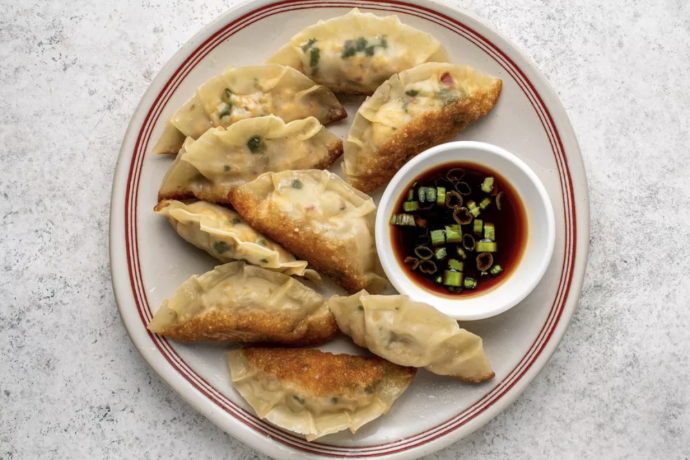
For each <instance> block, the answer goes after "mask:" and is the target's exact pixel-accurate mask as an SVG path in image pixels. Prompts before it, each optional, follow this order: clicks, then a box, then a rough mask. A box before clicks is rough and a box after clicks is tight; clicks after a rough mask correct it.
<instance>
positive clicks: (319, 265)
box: [229, 169, 386, 293]
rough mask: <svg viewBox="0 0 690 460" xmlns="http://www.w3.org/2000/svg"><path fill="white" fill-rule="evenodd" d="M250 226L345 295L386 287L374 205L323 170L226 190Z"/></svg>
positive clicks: (268, 176) (282, 175) (267, 177)
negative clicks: (325, 276) (376, 231)
mask: <svg viewBox="0 0 690 460" xmlns="http://www.w3.org/2000/svg"><path fill="white" fill-rule="evenodd" d="M229 197H230V202H231V203H232V206H233V207H234V208H235V209H236V210H237V212H238V213H240V215H241V216H242V217H244V218H245V219H246V220H247V222H249V225H251V226H252V227H253V228H255V229H256V230H258V231H260V232H261V233H264V234H266V235H268V236H270V237H271V238H273V239H274V240H276V241H277V242H278V243H280V244H281V245H282V246H283V247H284V248H285V249H287V250H288V251H290V252H292V253H293V254H295V256H296V257H298V258H300V259H303V260H306V261H307V262H309V264H310V265H311V266H312V267H314V268H315V269H316V270H317V271H318V272H320V273H321V274H325V275H327V276H329V277H330V278H332V279H333V281H335V282H336V283H337V284H338V285H340V286H341V287H342V288H343V289H345V290H346V291H348V292H350V293H354V292H357V291H359V290H361V289H369V290H370V291H372V292H380V291H381V290H382V289H383V288H384V287H385V285H386V279H385V278H384V277H383V270H382V269H381V263H380V262H379V259H378V255H377V253H376V244H375V241H374V220H375V218H376V205H375V204H374V202H373V200H372V199H371V198H370V197H369V196H368V195H365V194H364V193H361V192H359V191H357V190H355V189H353V188H352V187H350V186H349V185H347V184H346V183H345V181H343V180H342V179H341V178H340V177H338V176H336V175H335V174H333V173H330V172H328V171H320V170H313V169H312V170H305V171H283V172H279V173H266V174H264V175H262V176H260V177H259V178H258V179H256V180H254V181H252V182H249V183H247V184H244V185H242V186H240V187H237V188H235V189H233V190H231V191H230V194H229Z"/></svg>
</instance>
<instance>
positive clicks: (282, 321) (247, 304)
mask: <svg viewBox="0 0 690 460" xmlns="http://www.w3.org/2000/svg"><path fill="white" fill-rule="evenodd" d="M148 328H149V330H151V331H152V332H155V333H156V334H160V335H164V336H167V337H170V338H173V339H176V340H184V341H188V340H208V341H216V342H225V341H232V342H265V343H279V344H282V345H289V346H308V345H318V344H320V343H324V342H327V341H329V340H331V339H332V338H333V336H335V334H336V333H337V331H338V328H337V326H336V324H335V320H334V319H333V315H332V314H331V313H330V312H329V311H328V308H327V307H326V303H325V301H324V298H323V297H321V296H320V295H319V294H317V293H316V292H315V291H314V290H313V289H310V288H308V287H307V286H305V285H304V284H302V283H300V282H299V281H297V280H296V279H294V278H292V277H290V276H287V275H283V274H282V273H277V272H274V271H270V270H264V269H263V268H259V267H255V266H253V265H247V264H245V263H244V262H231V263H229V264H225V265H220V266H218V267H216V268H215V269H214V270H212V271H210V272H207V273H204V274H203V275H201V276H192V277H191V278H189V279H188V280H187V281H185V282H184V284H182V286H180V288H179V289H178V290H177V291H175V293H174V294H173V295H172V297H170V299H169V300H166V301H165V302H163V305H161V307H160V308H159V309H158V311H157V312H156V314H155V315H154V317H153V319H152V320H151V322H150V323H149V326H148Z"/></svg>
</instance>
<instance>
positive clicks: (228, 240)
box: [154, 200, 321, 281]
mask: <svg viewBox="0 0 690 460" xmlns="http://www.w3.org/2000/svg"><path fill="white" fill-rule="evenodd" d="M154 210H155V211H156V214H160V215H162V216H165V217H167V218H168V221H169V222H170V225H172V226H173V228H174V229H175V231H176V232H177V233H178V235H180V236H181V237H182V238H184V239H185V240H186V241H187V242H188V243H191V244H193V245H194V246H196V247H197V248H199V249H203V250H204V251H206V252H208V253H209V254H211V255H212V256H213V257H215V258H216V259H218V260H220V261H221V262H224V263H227V262H232V261H234V260H244V261H246V262H248V263H250V264H254V265H258V266H260V267H262V268H266V269H268V270H273V271H277V272H281V273H284V274H285V275H297V276H304V277H307V278H309V279H311V280H314V281H318V280H320V279H321V277H320V276H319V275H318V273H316V272H315V271H314V270H307V263H306V262H305V261H303V260H296V259H295V256H293V255H292V254H290V253H289V252H287V251H286V250H285V249H283V247H282V246H281V245H279V244H278V243H276V242H275V241H273V240H272V239H270V238H268V237H267V236H264V235H262V234H261V233H258V232H257V231H256V230H254V229H253V228H251V227H250V226H249V225H248V224H247V222H245V220H244V219H242V218H241V217H240V215H239V214H237V213H236V212H235V211H232V210H230V209H228V208H225V207H223V206H219V205H217V204H213V203H207V202H205V201H197V202H194V203H182V202H181V201H175V200H163V201H161V202H160V203H158V205H157V206H156V207H155V209H154Z"/></svg>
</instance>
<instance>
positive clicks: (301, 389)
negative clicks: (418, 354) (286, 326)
mask: <svg viewBox="0 0 690 460" xmlns="http://www.w3.org/2000/svg"><path fill="white" fill-rule="evenodd" d="M227 359H228V366H229V367H230V374H231V376H232V383H233V384H234V385H235V388H236V389H237V391H238V392H239V394H240V395H242V397H243V398H244V399H245V400H247V402H248V403H249V405H250V406H252V408H253V409H254V410H255V411H256V413H257V415H258V416H259V417H260V418H265V419H267V420H268V421H269V422H271V423H274V424H276V425H278V426H279V427H281V428H285V429H286V430H290V431H294V432H296V433H301V434H304V435H306V438H307V441H313V440H314V439H317V438H320V437H321V436H325V435H327V434H330V433H336V432H338V431H343V430H346V429H350V431H351V432H352V433H354V432H356V431H357V430H358V429H359V428H360V427H361V426H362V425H364V424H366V423H369V422H371V421H372V420H374V419H376V418H378V417H380V416H381V415H383V414H385V413H386V412H388V410H389V409H390V407H391V405H393V402H394V401H395V400H396V399H397V398H398V397H399V396H400V395H401V394H402V393H403V392H404V391H405V390H406V389H407V387H408V386H409V385H410V383H411V382H412V379H413V378H414V376H415V373H416V372H417V369H415V368H413V367H401V366H397V365H395V364H393V363H389V362H388V361H386V360H384V359H381V358H378V357H375V356H369V357H365V356H351V355H334V354H332V353H324V352H322V351H319V350H306V349H299V348H243V349H238V350H233V351H230V352H229V353H228V354H227Z"/></svg>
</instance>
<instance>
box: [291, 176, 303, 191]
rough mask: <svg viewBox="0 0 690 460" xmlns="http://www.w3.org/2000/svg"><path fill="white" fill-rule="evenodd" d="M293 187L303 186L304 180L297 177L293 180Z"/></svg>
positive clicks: (299, 187)
mask: <svg viewBox="0 0 690 460" xmlns="http://www.w3.org/2000/svg"><path fill="white" fill-rule="evenodd" d="M292 188H296V189H297V190H299V189H301V188H302V181H301V180H299V179H295V180H293V181H292Z"/></svg>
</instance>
